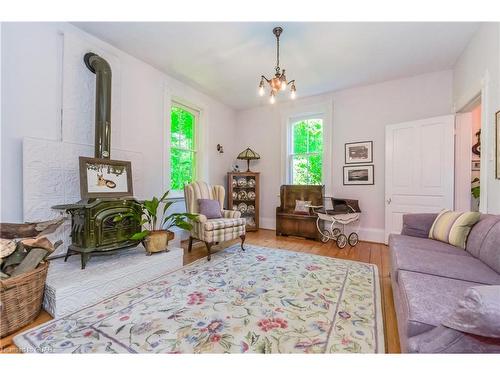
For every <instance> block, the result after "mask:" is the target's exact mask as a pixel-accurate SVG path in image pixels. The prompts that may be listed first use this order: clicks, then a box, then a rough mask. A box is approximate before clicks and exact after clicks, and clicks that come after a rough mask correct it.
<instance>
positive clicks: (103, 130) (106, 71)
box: [83, 52, 111, 159]
mask: <svg viewBox="0 0 500 375" xmlns="http://www.w3.org/2000/svg"><path fill="white" fill-rule="evenodd" d="M83 61H84V62H85V65H86V66H87V68H89V70H90V71H91V72H92V73H95V75H96V90H95V92H96V96H95V143H94V147H95V151H94V155H95V157H96V158H103V159H109V158H110V155H111V67H110V66H109V64H108V62H107V61H106V60H104V59H103V58H102V57H100V56H98V55H96V54H95V53H92V52H89V53H86V54H85V56H84V57H83Z"/></svg>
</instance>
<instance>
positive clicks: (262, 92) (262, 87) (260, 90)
mask: <svg viewBox="0 0 500 375" xmlns="http://www.w3.org/2000/svg"><path fill="white" fill-rule="evenodd" d="M259 96H264V86H263V85H261V86H259Z"/></svg>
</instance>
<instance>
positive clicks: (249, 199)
mask: <svg viewBox="0 0 500 375" xmlns="http://www.w3.org/2000/svg"><path fill="white" fill-rule="evenodd" d="M227 186H228V207H231V208H232V209H233V210H237V211H240V212H241V217H243V218H245V219H246V221H247V228H246V230H247V231H253V230H257V229H258V228H259V173H258V172H229V173H228V174H227Z"/></svg>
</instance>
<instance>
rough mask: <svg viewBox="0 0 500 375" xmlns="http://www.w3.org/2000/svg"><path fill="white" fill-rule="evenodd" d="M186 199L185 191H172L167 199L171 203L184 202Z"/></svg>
mask: <svg viewBox="0 0 500 375" xmlns="http://www.w3.org/2000/svg"><path fill="white" fill-rule="evenodd" d="M184 199H185V197H184V192H183V191H171V192H170V194H169V195H168V198H167V200H169V201H183V200H184Z"/></svg>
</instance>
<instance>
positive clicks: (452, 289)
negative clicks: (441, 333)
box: [398, 271, 478, 337]
mask: <svg viewBox="0 0 500 375" xmlns="http://www.w3.org/2000/svg"><path fill="white" fill-rule="evenodd" d="M475 285H478V284H476V283H471V282H468V281H462V280H457V279H449V278H445V277H439V276H433V275H427V274H423V273H417V272H411V271H400V272H399V281H398V292H399V293H400V296H401V303H402V304H403V306H402V308H403V309H404V310H405V314H404V315H405V316H406V321H404V322H398V323H399V325H402V324H404V325H405V327H404V328H405V330H406V334H407V336H408V337H411V336H415V335H419V334H421V333H423V332H426V331H429V330H431V329H433V328H434V327H436V326H438V325H439V324H441V322H442V321H443V320H445V319H446V318H448V316H450V314H451V313H452V312H453V310H454V309H455V307H456V304H457V301H458V299H459V298H461V297H462V296H463V294H464V292H465V290H466V289H467V288H469V287H471V286H475ZM400 318H401V317H400V316H398V319H400Z"/></svg>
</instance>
